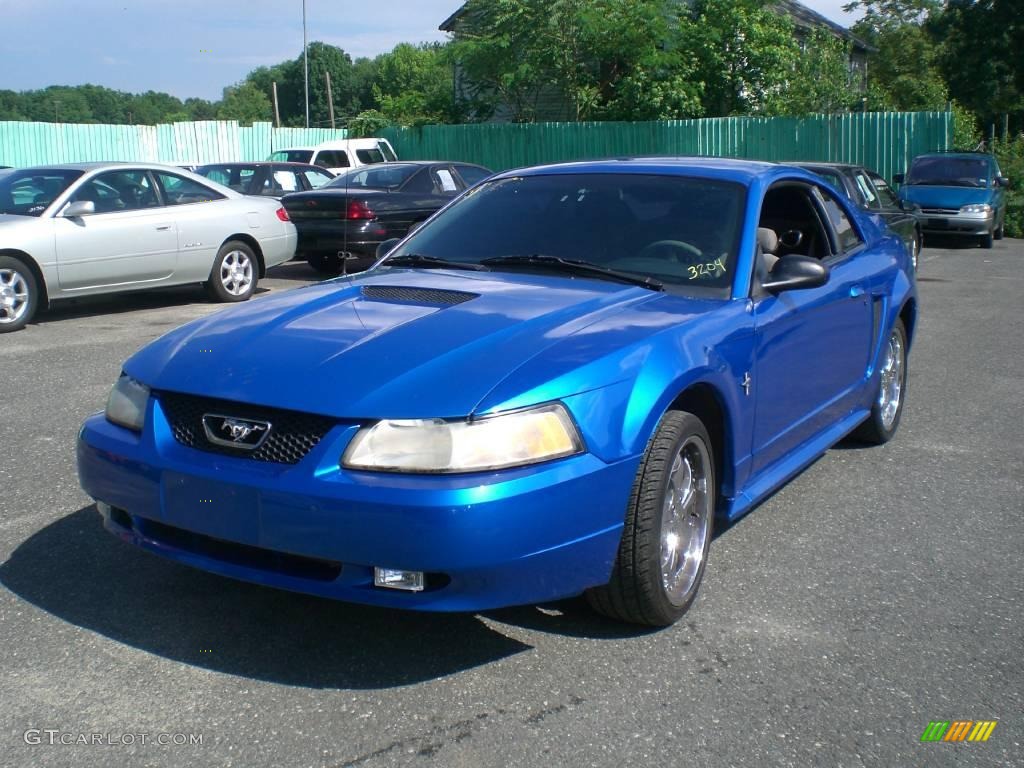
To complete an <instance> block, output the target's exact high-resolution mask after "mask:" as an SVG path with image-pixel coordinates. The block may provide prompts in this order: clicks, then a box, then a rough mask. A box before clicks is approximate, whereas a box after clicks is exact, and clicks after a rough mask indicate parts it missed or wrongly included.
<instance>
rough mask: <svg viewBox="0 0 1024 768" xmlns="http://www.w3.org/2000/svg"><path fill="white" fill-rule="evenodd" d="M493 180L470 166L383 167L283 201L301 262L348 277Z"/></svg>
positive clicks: (350, 174)
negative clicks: (471, 190) (385, 247)
mask: <svg viewBox="0 0 1024 768" xmlns="http://www.w3.org/2000/svg"><path fill="white" fill-rule="evenodd" d="M490 175H491V171H489V170H488V169H486V168H483V167H481V166H479V165H470V164H468V163H447V162H427V161H418V162H399V163H381V164H377V165H373V166H368V167H362V168H356V169H353V170H351V171H348V172H347V173H342V174H341V175H339V176H338V177H337V178H335V179H334V180H333V181H331V182H330V183H328V184H326V185H324V186H322V187H320V188H319V189H317V190H314V191H309V192H296V193H295V194H291V195H285V197H284V198H283V199H282V201H281V202H282V203H283V204H284V207H285V209H286V210H287V211H288V215H289V216H290V217H291V220H292V222H293V223H294V224H295V228H296V229H297V230H298V233H299V245H298V250H297V254H296V255H297V258H299V259H305V260H306V261H308V262H309V264H310V266H312V267H313V268H314V269H315V270H317V271H318V272H321V273H323V274H325V275H338V274H346V273H351V272H360V271H362V270H364V269H366V268H367V267H369V266H370V265H371V264H373V262H374V261H376V258H377V257H376V254H377V246H378V245H380V244H381V243H383V242H384V241H386V240H390V239H392V238H396V237H404V236H405V235H406V234H407V233H408V232H409V230H410V229H412V228H413V227H415V226H418V225H419V224H421V223H422V222H424V221H426V220H427V219H428V218H430V217H431V216H432V215H434V213H436V212H437V211H438V210H440V209H441V208H443V207H444V206H445V205H447V204H448V203H449V202H451V201H452V200H453V199H455V198H456V197H458V196H459V195H460V194H461V193H462V192H464V191H465V190H466V189H469V188H470V187H472V186H474V185H475V184H477V183H478V182H480V181H483V180H484V179H486V178H487V177H488V176H490Z"/></svg>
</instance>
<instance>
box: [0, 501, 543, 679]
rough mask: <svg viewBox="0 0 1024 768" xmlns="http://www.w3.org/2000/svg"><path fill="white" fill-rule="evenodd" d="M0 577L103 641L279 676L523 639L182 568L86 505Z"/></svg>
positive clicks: (345, 675) (365, 675)
mask: <svg viewBox="0 0 1024 768" xmlns="http://www.w3.org/2000/svg"><path fill="white" fill-rule="evenodd" d="M0 583H2V584H3V585H4V586H6V587H7V588H8V589H10V590H11V591H12V592H13V593H14V594H16V595H18V596H19V597H21V598H23V599H24V600H27V601H28V602H29V603H32V604H33V605H35V606H37V607H39V608H41V609H42V610H44V611H47V612H48V613H51V614H53V615H54V616H56V617H57V618H59V619H62V620H64V621H67V622H70V623H72V624H75V625H77V626H79V627H83V628H84V629H88V630H90V631H93V632H97V633H99V634H101V635H103V636H105V637H108V638H110V639H111V640H114V641H115V642H118V643H124V644H125V645H130V646H132V647H135V648H138V649H140V650H142V651H145V652H147V653H152V654H156V655H158V656H162V657H164V658H167V659H171V660H174V661H179V662H183V663H186V664H192V665H194V666H197V667H202V668H205V669H208V670H211V671H214V672H222V673H225V674H230V675H238V676H241V677H246V678H254V679H259V680H265V681H268V682H273V683H280V684H283V685H293V686H301V687H309V688H342V689H344V688H349V689H378V688H389V687H394V686H403V685H411V684H413V683H418V682H422V681H425V680H433V679H436V678H440V677H445V676H447V675H452V674H455V673H458V672H462V671H465V670H468V669H471V668H473V667H477V666H481V665H484V664H489V663H492V662H495V661H498V660H500V659H503V658H506V657H508V656H512V655H514V654H517V653H520V652H522V651H525V650H530V648H531V646H529V645H527V644H525V643H521V642H519V641H518V640H515V639H513V638H510V637H507V636H505V635H503V634H501V633H500V632H498V631H495V630H493V629H491V628H490V627H488V626H487V625H486V624H485V623H484V622H483V621H481V620H480V619H478V618H477V617H475V616H473V615H471V614H428V613H413V612H403V611H393V610H387V609H379V608H371V607H364V606H357V605H350V604H347V603H340V602H336V601H333V600H326V599H321V598H316V597H311V596H307V595H300V594H294V593H290V592H284V591H281V590H277V589H270V588H266V587H260V586H256V585H252V584H247V583H243V582H238V581H234V580H231V579H227V578H223V577H219V576H214V575H212V574H207V573H205V572H203V571H199V570H195V569H192V568H187V567H185V566H181V565H178V564H176V563H173V562H170V561H167V560H163V559H161V558H159V557H157V556H154V555H151V554H148V553H146V552H142V551H140V550H136V549H134V548H133V547H130V546H128V545H126V544H123V543H122V542H120V541H118V540H117V539H116V538H115V537H113V536H111V535H110V534H109V533H107V532H106V531H105V530H104V529H103V527H102V524H101V523H100V519H99V516H98V515H97V513H96V509H95V507H94V506H92V505H90V506H88V507H84V508H82V509H80V510H78V511H77V512H74V513H72V514H70V515H68V516H66V517H63V518H61V519H59V520H57V521H56V522H54V523H52V524H51V525H49V526H47V527H45V528H43V529H42V530H40V531H38V532H37V533H35V534H34V535H33V536H31V537H30V538H28V539H27V540H26V541H24V542H23V543H22V544H21V545H20V546H18V548H17V549H16V550H15V551H14V552H13V553H12V554H11V556H10V558H9V559H8V560H7V561H6V562H5V563H3V564H2V565H0Z"/></svg>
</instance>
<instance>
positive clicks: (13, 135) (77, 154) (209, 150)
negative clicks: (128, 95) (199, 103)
mask: <svg viewBox="0 0 1024 768" xmlns="http://www.w3.org/2000/svg"><path fill="white" fill-rule="evenodd" d="M346 133H347V132H346V131H344V130H337V131H332V130H331V129H330V128H309V129H306V128H273V127H272V126H271V124H270V123H254V124H253V125H252V126H251V127H242V126H239V124H238V123H237V122H235V121H233V120H209V121H203V122H195V123H173V124H170V125H75V124H65V123H26V122H0V165H13V166H15V167H26V166H30V165H44V164H50V163H74V162H87V161H90V160H128V161H139V160H146V161H151V162H161V163H171V164H196V163H214V162H228V161H231V160H265V159H266V158H267V155H269V154H270V153H271V152H272V151H274V150H276V149H282V148H284V147H292V146H306V145H311V144H320V143H321V142H324V141H330V140H332V139H343V138H345V136H346Z"/></svg>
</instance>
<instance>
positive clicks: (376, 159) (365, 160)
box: [356, 149, 384, 165]
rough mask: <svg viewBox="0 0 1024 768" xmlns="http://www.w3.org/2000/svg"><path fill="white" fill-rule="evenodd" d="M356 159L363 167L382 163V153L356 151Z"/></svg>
mask: <svg viewBox="0 0 1024 768" xmlns="http://www.w3.org/2000/svg"><path fill="white" fill-rule="evenodd" d="M356 157H358V158H359V162H361V163H362V164H363V165H373V164H374V163H383V162H384V153H383V152H381V151H380V150H379V149H357V150H356Z"/></svg>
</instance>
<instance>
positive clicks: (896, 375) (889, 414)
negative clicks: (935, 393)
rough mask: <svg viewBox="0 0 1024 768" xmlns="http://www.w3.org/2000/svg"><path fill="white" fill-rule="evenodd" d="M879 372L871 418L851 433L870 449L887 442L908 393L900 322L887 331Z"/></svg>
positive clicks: (896, 425)
mask: <svg viewBox="0 0 1024 768" xmlns="http://www.w3.org/2000/svg"><path fill="white" fill-rule="evenodd" d="M879 372H880V375H879V381H878V394H877V395H875V402H874V404H873V405H872V406H871V415H869V416H868V418H867V419H866V420H865V421H864V423H863V424H861V425H860V426H859V427H857V429H856V430H855V431H854V433H853V437H854V438H855V439H857V440H861V441H863V442H865V443H872V444H873V445H881V444H882V443H887V442H889V441H890V440H891V439H892V438H893V435H895V434H896V430H897V428H899V425H900V417H901V416H902V415H903V401H904V399H905V397H904V396H905V395H906V392H907V331H906V328H904V327H903V321H902V320H899V319H897V320H896V324H895V325H893V327H892V330H891V331H889V340H888V341H887V342H886V345H885V351H884V353H883V358H882V365H881V367H880V369H879Z"/></svg>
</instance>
